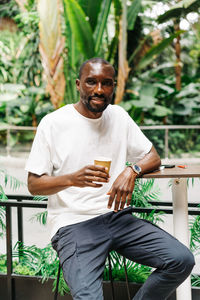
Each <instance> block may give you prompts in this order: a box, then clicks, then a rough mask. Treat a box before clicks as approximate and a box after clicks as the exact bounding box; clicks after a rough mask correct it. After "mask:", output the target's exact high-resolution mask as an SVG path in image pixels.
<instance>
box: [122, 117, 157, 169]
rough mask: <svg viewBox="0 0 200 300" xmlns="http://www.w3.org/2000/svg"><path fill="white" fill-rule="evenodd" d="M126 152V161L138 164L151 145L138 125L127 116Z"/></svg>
mask: <svg viewBox="0 0 200 300" xmlns="http://www.w3.org/2000/svg"><path fill="white" fill-rule="evenodd" d="M127 138H128V152H127V160H128V161H131V162H133V163H136V162H138V161H139V160H140V159H142V158H143V157H144V156H145V154H147V153H148V152H149V151H150V150H151V148H152V143H151V142H150V141H149V140H148V138H147V137H146V136H145V135H144V134H143V132H142V131H141V129H140V128H139V127H138V125H137V124H136V123H135V122H134V121H133V120H132V119H131V117H130V116H128V136H127Z"/></svg>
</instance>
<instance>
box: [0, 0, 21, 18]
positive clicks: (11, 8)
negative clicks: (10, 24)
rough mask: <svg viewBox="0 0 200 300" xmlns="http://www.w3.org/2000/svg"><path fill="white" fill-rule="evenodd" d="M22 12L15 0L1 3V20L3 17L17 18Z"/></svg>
mask: <svg viewBox="0 0 200 300" xmlns="http://www.w3.org/2000/svg"><path fill="white" fill-rule="evenodd" d="M19 12H20V10H19V6H18V5H17V3H16V1H15V0H11V1H3V3H2V1H1V3H0V18H3V17H10V18H13V17H15V16H16V15H17V14H18V13H19Z"/></svg>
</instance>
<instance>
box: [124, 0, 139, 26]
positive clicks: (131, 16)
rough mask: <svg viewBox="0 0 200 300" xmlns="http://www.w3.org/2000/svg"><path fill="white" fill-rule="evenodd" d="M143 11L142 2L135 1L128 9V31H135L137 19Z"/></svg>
mask: <svg viewBox="0 0 200 300" xmlns="http://www.w3.org/2000/svg"><path fill="white" fill-rule="evenodd" d="M140 9H141V0H133V2H132V4H131V6H129V7H128V10H127V24H128V30H133V28H134V25H135V20H136V18H137V15H138V13H139V12H140Z"/></svg>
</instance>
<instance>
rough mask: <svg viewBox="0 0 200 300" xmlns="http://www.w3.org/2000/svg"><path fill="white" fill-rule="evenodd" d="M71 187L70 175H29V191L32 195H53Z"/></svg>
mask: <svg viewBox="0 0 200 300" xmlns="http://www.w3.org/2000/svg"><path fill="white" fill-rule="evenodd" d="M70 186H72V184H71V179H70V175H63V176H57V177H54V176H48V175H45V174H44V175H41V176H38V175H36V174H32V173H29V176H28V189H29V192H30V193H31V194H32V195H52V194H55V193H58V192H60V191H62V190H64V189H66V188H68V187H70Z"/></svg>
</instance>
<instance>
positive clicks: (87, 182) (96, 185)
mask: <svg viewBox="0 0 200 300" xmlns="http://www.w3.org/2000/svg"><path fill="white" fill-rule="evenodd" d="M84 186H85V187H86V186H91V187H96V188H98V187H102V186H103V184H99V183H95V182H91V181H85V182H84Z"/></svg>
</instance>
